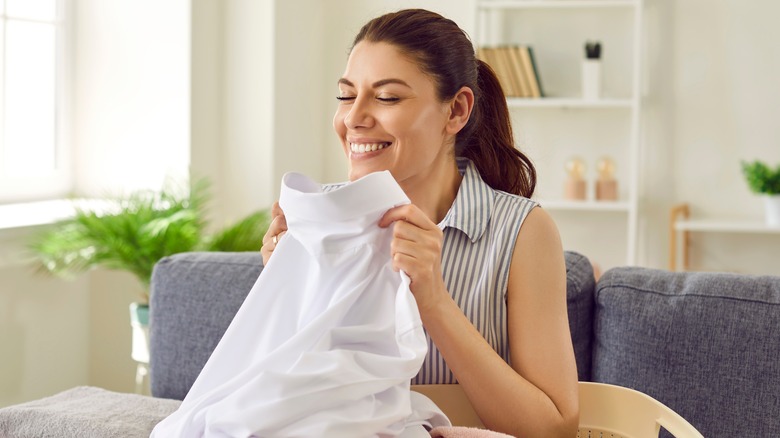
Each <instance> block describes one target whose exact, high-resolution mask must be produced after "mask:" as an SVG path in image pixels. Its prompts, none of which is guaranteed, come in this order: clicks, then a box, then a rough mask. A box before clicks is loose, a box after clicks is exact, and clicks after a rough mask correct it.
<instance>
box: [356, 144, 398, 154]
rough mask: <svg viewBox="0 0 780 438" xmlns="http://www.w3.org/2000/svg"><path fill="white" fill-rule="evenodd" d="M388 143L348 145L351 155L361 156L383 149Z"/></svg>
mask: <svg viewBox="0 0 780 438" xmlns="http://www.w3.org/2000/svg"><path fill="white" fill-rule="evenodd" d="M389 145H390V143H350V144H349V148H350V150H351V151H352V152H353V153H356V154H362V153H365V152H374V151H378V150H380V149H384V148H385V147H386V146H389Z"/></svg>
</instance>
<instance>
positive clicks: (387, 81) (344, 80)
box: [338, 78, 412, 88]
mask: <svg viewBox="0 0 780 438" xmlns="http://www.w3.org/2000/svg"><path fill="white" fill-rule="evenodd" d="M338 83H339V84H344V85H346V86H348V87H354V86H355V84H353V83H352V82H351V81H350V80H349V79H347V78H341V79H339V82H338ZM387 84H399V85H403V86H405V87H408V88H412V87H411V86H410V85H409V84H407V83H406V82H405V81H403V80H401V79H395V78H389V79H382V80H379V81H376V82H374V83H373V84H371V87H372V88H379V87H381V86H383V85H387Z"/></svg>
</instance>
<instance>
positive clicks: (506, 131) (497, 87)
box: [455, 59, 536, 198]
mask: <svg viewBox="0 0 780 438" xmlns="http://www.w3.org/2000/svg"><path fill="white" fill-rule="evenodd" d="M476 62H477V89H476V90H474V92H475V94H476V99H475V100H476V103H475V108H474V110H473V111H472V115H471V120H469V122H468V124H467V125H466V127H465V128H464V129H463V131H462V132H461V133H459V134H458V137H459V138H458V139H457V140H456V149H455V151H456V154H457V155H458V156H462V157H464V158H468V159H469V160H471V161H472V162H473V163H474V165H475V166H476V167H477V170H478V171H479V174H480V176H481V177H482V180H483V181H485V182H486V183H487V184H488V185H489V186H490V187H492V188H494V189H496V190H502V191H505V192H508V193H513V194H516V195H521V196H525V197H527V198H530V197H531V196H532V195H533V193H534V188H535V187H536V169H534V166H533V163H531V160H530V159H529V158H528V157H526V156H525V154H523V153H522V152H520V151H519V150H517V148H515V141H514V136H513V135H512V122H511V120H510V117H509V108H508V107H507V104H506V97H505V96H504V92H503V90H502V89H501V84H500V83H499V81H498V78H497V77H496V74H495V73H494V72H493V69H492V68H490V66H489V65H488V64H486V63H485V62H483V61H482V60H479V59H477V60H476ZM469 125H471V126H469ZM461 136H463V137H464V138H463V140H461V138H460V137H461Z"/></svg>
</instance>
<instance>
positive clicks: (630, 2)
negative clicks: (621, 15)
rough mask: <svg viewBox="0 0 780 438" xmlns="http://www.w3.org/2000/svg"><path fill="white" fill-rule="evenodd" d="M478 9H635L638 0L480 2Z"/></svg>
mask: <svg viewBox="0 0 780 438" xmlns="http://www.w3.org/2000/svg"><path fill="white" fill-rule="evenodd" d="M477 4H478V6H477V7H478V8H480V9H547V8H570V9H575V8H615V7H635V6H638V5H639V1H638V0H481V1H479V2H478V3H477Z"/></svg>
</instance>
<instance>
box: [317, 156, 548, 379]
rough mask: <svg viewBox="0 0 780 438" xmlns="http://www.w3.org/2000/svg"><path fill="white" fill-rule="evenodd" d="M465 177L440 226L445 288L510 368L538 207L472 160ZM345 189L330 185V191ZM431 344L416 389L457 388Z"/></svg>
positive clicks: (463, 162) (464, 163) (461, 166)
mask: <svg viewBox="0 0 780 438" xmlns="http://www.w3.org/2000/svg"><path fill="white" fill-rule="evenodd" d="M458 170H459V171H460V173H461V174H462V175H463V180H462V181H461V184H460V189H459V190H458V194H457V196H456V197H455V202H453V204H452V207H450V210H449V211H448V212H447V215H446V216H445V217H444V219H443V220H442V221H441V223H439V227H440V228H442V230H443V233H444V241H443V242H442V254H441V257H442V260H441V264H442V266H441V267H442V276H443V277H444V285H445V286H446V287H447V290H448V291H449V292H450V295H452V298H453V299H454V300H455V303H457V305H458V307H460V309H461V310H462V311H463V313H464V314H465V315H466V317H467V318H468V319H469V320H470V321H471V323H472V324H474V326H475V327H476V328H477V330H478V331H479V332H480V333H481V334H482V337H484V338H485V340H487V342H488V344H490V346H491V347H493V350H495V351H496V352H497V353H498V354H499V356H501V357H502V358H503V359H504V360H505V361H506V362H507V363H509V339H508V336H507V315H506V314H507V308H506V291H507V283H508V280H509V266H510V264H511V262H512V253H513V252H514V247H515V242H516V241H517V233H518V232H519V231H520V225H522V223H523V221H524V220H525V218H526V216H528V213H529V212H530V211H531V209H533V208H534V207H536V206H537V205H538V204H537V203H536V202H534V201H532V200H530V199H528V198H524V197H522V196H517V195H512V194H509V193H506V192H502V191H500V190H495V189H493V188H492V187H490V186H489V185H487V183H485V182H484V181H482V178H481V177H480V175H479V171H477V168H476V166H474V163H472V162H471V161H470V160H468V159H464V158H458ZM341 185H343V184H326V185H325V186H323V189H324V190H325V191H330V190H333V189H334V188H336V187H339V186H341ZM426 337H427V339H428V355H427V356H426V357H425V361H424V362H423V365H422V367H421V368H420V372H419V373H418V374H417V376H415V377H414V379H412V384H413V385H419V384H431V383H457V380H456V379H455V376H454V375H453V374H452V371H450V369H449V367H447V364H446V363H445V362H444V358H443V357H442V355H441V353H439V350H438V349H437V348H436V345H434V344H433V342H432V341H431V338H430V336H428V335H427V333H426Z"/></svg>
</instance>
